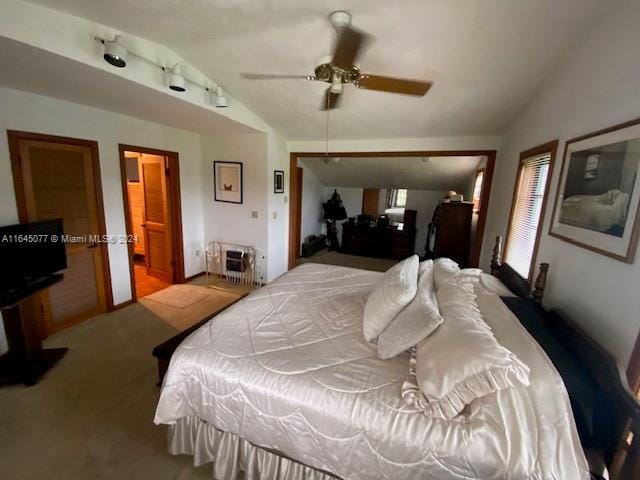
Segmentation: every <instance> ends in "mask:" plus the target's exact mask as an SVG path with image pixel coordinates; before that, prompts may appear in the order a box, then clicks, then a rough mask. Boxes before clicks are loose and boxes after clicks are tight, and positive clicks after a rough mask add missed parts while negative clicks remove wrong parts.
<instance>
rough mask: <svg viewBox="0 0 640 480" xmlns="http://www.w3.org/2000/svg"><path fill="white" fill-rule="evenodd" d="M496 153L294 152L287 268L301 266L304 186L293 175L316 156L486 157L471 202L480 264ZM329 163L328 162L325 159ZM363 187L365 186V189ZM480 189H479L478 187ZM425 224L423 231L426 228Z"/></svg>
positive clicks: (474, 260)
mask: <svg viewBox="0 0 640 480" xmlns="http://www.w3.org/2000/svg"><path fill="white" fill-rule="evenodd" d="M496 153H497V152H496V150H436V151H402V152H366V151H364V152H329V153H325V152H291V153H290V156H289V166H290V169H289V171H290V172H292V174H291V175H290V177H289V194H290V197H291V198H290V201H289V251H288V266H289V269H292V268H294V267H295V266H296V265H297V264H298V260H299V258H300V254H301V249H300V239H301V236H302V232H301V228H302V223H303V222H302V209H301V208H300V207H299V205H300V204H301V202H302V200H301V199H302V195H303V185H302V182H301V177H302V176H299V175H295V174H293V172H296V171H297V168H298V167H299V166H301V164H299V162H298V159H300V160H303V161H304V160H305V159H309V157H311V158H317V157H328V158H339V159H346V160H348V159H349V158H363V157H389V158H398V157H404V158H401V159H398V161H400V160H405V159H406V160H410V159H411V158H416V157H420V158H427V159H428V158H431V157H484V158H485V164H484V166H483V167H482V168H480V169H478V170H477V171H476V172H475V174H474V182H473V183H474V189H473V190H474V192H473V195H471V196H470V198H469V200H473V203H474V206H473V215H474V217H475V222H476V223H475V226H474V229H473V235H472V239H473V240H472V248H471V251H470V252H469V259H468V260H469V262H468V264H469V266H477V265H478V264H479V261H480V253H481V251H482V241H483V237H484V229H485V225H486V221H487V211H488V208H487V207H488V205H489V198H490V195H491V182H492V179H493V170H494V166H495V159H496ZM325 161H326V160H325ZM363 187H364V186H363ZM476 187H477V188H476ZM425 227H426V225H423V226H422V228H425Z"/></svg>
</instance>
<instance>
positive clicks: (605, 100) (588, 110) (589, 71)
mask: <svg viewBox="0 0 640 480" xmlns="http://www.w3.org/2000/svg"><path fill="white" fill-rule="evenodd" d="M638 18H640V2H637V1H632V0H623V1H621V2H620V3H619V4H617V6H616V7H615V8H614V7H612V10H611V13H610V14H609V15H608V16H607V17H604V18H602V19H601V21H600V22H599V24H598V26H597V28H594V29H591V30H589V32H585V35H587V36H586V38H584V39H580V43H578V44H577V45H576V49H575V50H574V51H573V52H572V55H570V56H567V57H566V58H565V59H564V61H563V62H562V64H561V65H560V66H559V68H558V70H557V71H556V72H555V74H554V75H553V76H552V77H551V78H549V79H548V81H547V82H546V83H545V86H544V88H543V89H542V90H541V91H540V92H539V94H538V95H537V97H536V98H535V99H534V100H533V101H532V102H531V103H530V105H529V106H528V108H527V109H526V110H525V111H524V112H523V113H522V114H521V115H520V116H519V118H517V119H516V121H515V122H514V123H513V126H512V128H511V130H510V132H509V133H508V135H507V136H506V138H505V145H504V148H502V149H501V151H500V154H499V156H498V159H497V164H496V169H495V175H494V180H493V190H492V193H491V201H490V205H489V216H488V219H487V227H486V235H485V243H484V249H483V255H482V264H483V266H485V267H487V266H488V264H489V259H490V255H491V248H492V243H493V242H492V241H491V239H493V238H494V236H495V235H497V234H501V235H504V234H505V232H506V228H507V222H508V216H509V211H510V206H511V195H512V192H513V185H514V182H515V176H516V169H517V163H518V156H519V153H520V152H521V151H524V150H526V149H528V148H531V147H534V146H536V145H540V144H542V143H545V142H547V141H550V140H554V139H559V140H560V150H559V152H558V154H559V156H558V163H557V164H556V168H555V169H554V172H553V176H552V181H551V192H550V193H551V195H550V199H551V201H550V204H549V206H548V208H547V211H546V215H545V218H544V225H543V230H542V232H543V233H542V237H541V241H540V249H539V252H538V259H537V260H538V262H540V261H545V262H549V263H550V264H551V267H550V274H549V284H548V290H547V294H546V297H545V303H547V304H548V305H552V306H555V307H561V308H563V309H564V310H565V311H566V312H567V313H568V314H569V315H571V316H572V318H573V319H574V320H575V321H577V322H579V323H581V324H582V325H583V326H584V327H585V328H586V329H587V330H588V331H589V332H591V333H592V334H593V335H594V336H595V337H596V338H597V339H598V340H599V341H600V342H601V343H602V344H603V345H604V346H605V347H607V348H608V349H609V350H610V351H611V352H613V353H614V354H615V355H616V356H617V357H618V358H619V359H620V361H622V362H623V363H624V364H625V365H626V363H627V362H628V359H629V355H630V353H631V351H632V349H633V344H634V342H635V339H636V336H637V335H638V330H639V329H640V316H638V311H640V295H638V285H640V258H636V261H635V263H634V264H632V265H628V264H625V263H622V262H619V261H616V260H613V259H610V258H608V257H605V256H602V255H598V254H595V253H591V252H589V251H588V250H585V249H582V248H579V247H576V246H573V245H570V244H568V243H566V242H563V241H562V240H559V239H556V238H553V237H550V236H549V235H548V229H549V223H550V219H551V214H552V211H551V210H552V207H553V201H554V199H555V195H556V188H557V184H558V178H559V174H560V165H561V161H562V153H563V149H564V142H565V141H566V140H567V139H571V138H574V137H577V136H580V135H584V134H588V133H590V132H593V131H596V130H599V129H602V128H606V127H609V126H612V125H615V124H618V123H621V122H625V121H627V120H631V119H633V118H637V117H638V116H639V115H640V95H638V85H640V62H638V58H639V56H640V30H639V29H638Z"/></svg>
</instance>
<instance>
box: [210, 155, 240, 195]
mask: <svg viewBox="0 0 640 480" xmlns="http://www.w3.org/2000/svg"><path fill="white" fill-rule="evenodd" d="M213 191H214V199H215V201H216V202H227V203H242V162H218V161H215V162H213Z"/></svg>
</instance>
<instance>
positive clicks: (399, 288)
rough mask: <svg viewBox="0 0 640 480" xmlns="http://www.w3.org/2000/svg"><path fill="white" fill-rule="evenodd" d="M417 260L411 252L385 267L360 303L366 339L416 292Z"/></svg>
mask: <svg viewBox="0 0 640 480" xmlns="http://www.w3.org/2000/svg"><path fill="white" fill-rule="evenodd" d="M419 263H420V262H419V260H418V256H417V255H413V256H411V257H409V258H407V259H405V260H403V261H401V262H399V263H397V264H395V265H394V266H393V267H391V268H390V269H389V270H387V271H386V272H385V273H384V275H382V277H381V278H380V280H378V283H376V286H375V287H374V288H373V291H372V292H371V294H370V295H369V298H368V299H367V303H366V304H365V306H364V320H363V324H362V329H363V332H364V338H365V339H366V340H367V341H368V342H371V341H372V340H374V339H376V338H377V337H378V335H380V334H381V333H382V331H383V330H384V329H385V328H387V325H389V323H391V320H393V319H394V318H395V316H396V315H398V313H400V311H401V310H402V309H403V308H404V307H406V306H407V305H408V304H409V302H410V301H411V300H413V297H415V296H416V290H417V288H418V265H419Z"/></svg>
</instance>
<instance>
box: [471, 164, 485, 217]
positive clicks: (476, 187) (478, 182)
mask: <svg viewBox="0 0 640 480" xmlns="http://www.w3.org/2000/svg"><path fill="white" fill-rule="evenodd" d="M482 182H484V168H481V169H480V170H478V171H477V172H476V179H475V180H474V181H473V211H474V212H479V211H480V199H481V198H482Z"/></svg>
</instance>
